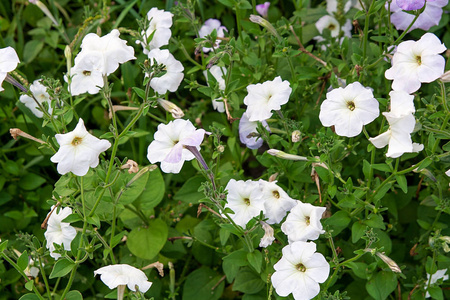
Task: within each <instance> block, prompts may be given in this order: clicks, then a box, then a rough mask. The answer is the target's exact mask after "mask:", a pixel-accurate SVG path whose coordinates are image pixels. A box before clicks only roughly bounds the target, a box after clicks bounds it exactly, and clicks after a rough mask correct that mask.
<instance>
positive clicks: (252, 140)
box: [239, 112, 270, 149]
mask: <svg viewBox="0 0 450 300" xmlns="http://www.w3.org/2000/svg"><path fill="white" fill-rule="evenodd" d="M261 123H262V125H263V126H264V128H266V129H267V130H268V131H270V128H269V125H268V124H267V122H266V121H261ZM256 128H258V122H257V121H255V122H252V121H250V120H249V119H248V114H247V113H246V112H245V113H244V114H243V115H242V117H241V119H240V120H239V139H240V140H241V143H243V144H245V145H246V146H247V148H249V149H258V148H259V147H261V146H262V144H263V142H264V141H263V139H262V138H261V137H259V134H258V131H257V130H256Z"/></svg>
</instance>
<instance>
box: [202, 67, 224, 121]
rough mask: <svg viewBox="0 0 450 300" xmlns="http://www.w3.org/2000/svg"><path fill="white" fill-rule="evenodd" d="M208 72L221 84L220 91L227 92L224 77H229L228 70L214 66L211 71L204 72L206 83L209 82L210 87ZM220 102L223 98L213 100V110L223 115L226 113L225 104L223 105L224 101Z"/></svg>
mask: <svg viewBox="0 0 450 300" xmlns="http://www.w3.org/2000/svg"><path fill="white" fill-rule="evenodd" d="M208 71H209V72H210V73H211V75H212V76H213V77H214V79H215V80H216V81H217V83H218V84H219V89H220V90H222V91H224V90H225V79H224V76H225V75H227V69H226V68H224V67H219V66H215V65H214V66H212V67H211V68H210V69H209V70H207V71H204V72H203V75H205V77H206V82H207V84H208V86H209V81H208ZM218 100H222V98H218V99H213V100H212V105H213V108H214V109H215V110H217V111H218V112H220V113H223V112H225V103H223V101H218Z"/></svg>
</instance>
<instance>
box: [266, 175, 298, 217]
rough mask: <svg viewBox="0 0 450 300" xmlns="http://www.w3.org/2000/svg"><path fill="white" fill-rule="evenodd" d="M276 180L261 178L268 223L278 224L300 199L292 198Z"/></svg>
mask: <svg viewBox="0 0 450 300" xmlns="http://www.w3.org/2000/svg"><path fill="white" fill-rule="evenodd" d="M276 183H277V182H276V181H272V182H267V181H265V180H259V184H260V188H261V189H262V197H263V200H264V208H265V210H266V212H265V214H264V215H265V216H266V217H267V218H268V220H267V223H269V224H278V223H280V222H281V221H282V220H283V218H284V217H285V216H286V213H287V212H288V211H290V210H291V209H292V208H293V207H294V206H295V205H297V203H298V202H299V201H297V200H294V199H292V198H291V197H289V195H288V194H287V193H286V192H285V191H284V190H283V189H282V188H281V187H280V186H279V185H277V184H276Z"/></svg>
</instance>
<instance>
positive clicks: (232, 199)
mask: <svg viewBox="0 0 450 300" xmlns="http://www.w3.org/2000/svg"><path fill="white" fill-rule="evenodd" d="M225 190H227V191H228V195H227V204H226V205H225V207H229V208H230V209H231V210H233V212H234V214H230V217H231V218H232V219H233V221H234V222H235V223H236V224H237V225H239V226H241V227H242V228H245V226H246V225H247V223H248V221H250V220H251V219H252V218H253V217H257V216H259V214H260V212H261V211H262V212H263V213H264V212H265V209H264V199H263V198H262V191H261V189H260V188H259V183H258V182H255V181H251V180H247V181H243V180H239V181H236V180H234V179H230V181H229V182H228V184H227V186H226V187H225Z"/></svg>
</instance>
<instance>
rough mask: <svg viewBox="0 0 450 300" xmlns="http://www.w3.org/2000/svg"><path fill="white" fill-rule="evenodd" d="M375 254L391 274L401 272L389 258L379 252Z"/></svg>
mask: <svg viewBox="0 0 450 300" xmlns="http://www.w3.org/2000/svg"><path fill="white" fill-rule="evenodd" d="M376 254H377V256H378V257H379V258H381V260H382V261H384V262H385V263H386V264H387V265H388V267H389V269H391V271H392V272H394V273H401V272H402V270H401V269H400V268H399V266H398V265H397V263H396V262H395V261H393V260H392V259H391V258H390V257H388V256H386V255H384V253H381V252H377V253H376Z"/></svg>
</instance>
